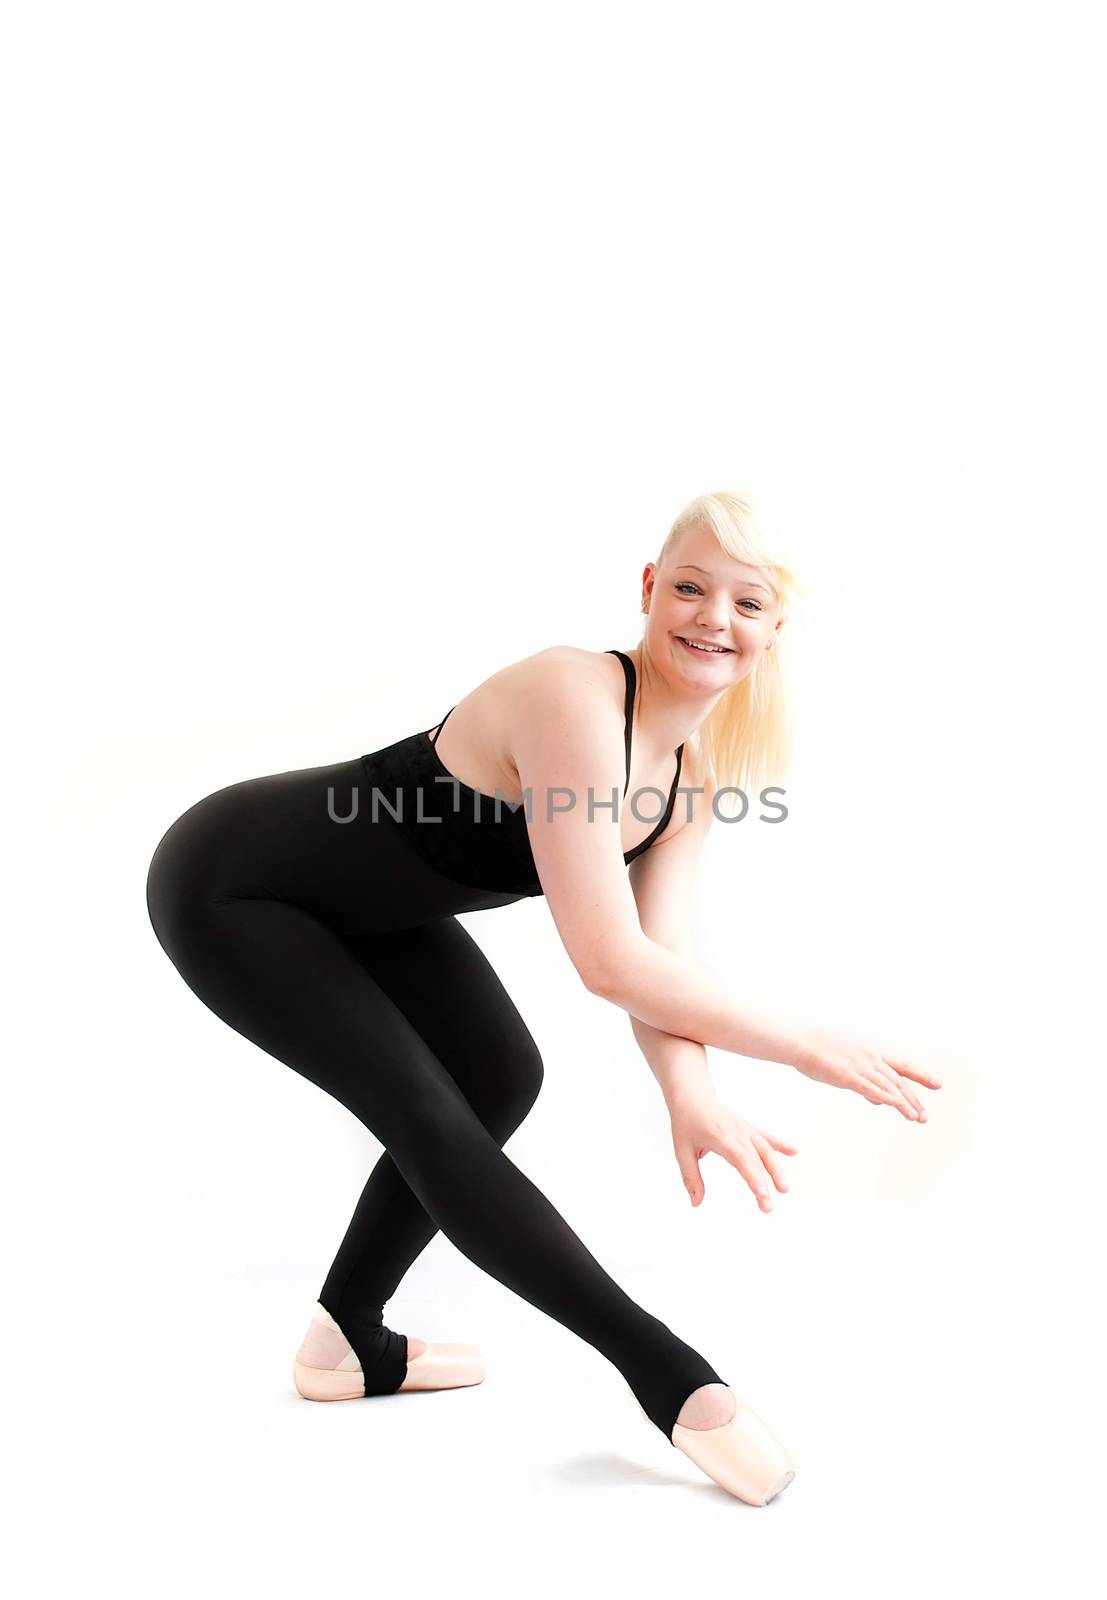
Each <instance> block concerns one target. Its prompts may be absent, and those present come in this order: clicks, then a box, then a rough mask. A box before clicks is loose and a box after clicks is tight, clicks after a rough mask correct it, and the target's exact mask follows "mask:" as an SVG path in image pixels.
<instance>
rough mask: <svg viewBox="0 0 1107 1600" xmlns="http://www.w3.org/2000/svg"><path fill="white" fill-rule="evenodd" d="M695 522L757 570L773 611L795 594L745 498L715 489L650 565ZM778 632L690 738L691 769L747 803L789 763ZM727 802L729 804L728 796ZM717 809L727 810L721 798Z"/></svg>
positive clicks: (785, 564)
mask: <svg viewBox="0 0 1107 1600" xmlns="http://www.w3.org/2000/svg"><path fill="white" fill-rule="evenodd" d="M697 524H701V525H702V526H704V527H706V528H708V529H710V531H711V532H712V533H713V534H714V536H715V538H716V540H717V541H718V544H719V546H720V548H721V549H722V550H723V551H725V553H726V554H727V555H728V556H731V557H733V559H734V560H735V561H742V562H745V563H747V564H748V565H749V566H752V567H757V568H758V569H759V571H760V573H761V576H762V577H763V578H764V580H765V582H766V583H767V584H768V586H769V588H770V589H771V590H772V592H773V595H774V597H775V599H776V601H777V603H778V605H779V607H780V610H781V611H782V612H783V613H784V614H785V615H787V614H788V611H789V608H790V607H791V606H792V605H793V604H794V603H795V601H796V599H797V598H798V597H799V596H800V595H802V594H803V589H802V587H801V585H800V583H799V580H798V578H797V577H796V575H795V573H794V572H793V570H792V567H791V565H790V563H789V561H788V558H787V556H786V555H785V554H784V551H783V550H782V549H781V548H780V546H779V545H778V544H777V543H776V542H775V541H771V540H770V539H769V538H768V537H767V535H766V534H765V532H764V530H763V529H762V528H761V527H760V525H759V523H758V521H757V518H756V517H755V515H754V511H753V507H752V505H751V503H750V501H749V499H748V497H747V496H746V495H742V494H733V493H730V492H727V491H721V492H719V493H717V494H702V495H698V496H697V497H696V499H695V500H691V501H689V503H688V504H687V505H686V506H685V507H684V510H683V511H682V512H681V513H680V515H679V516H678V517H677V519H676V521H675V522H674V523H673V525H672V527H671V528H670V529H669V532H668V534H667V535H666V538H665V543H664V544H663V545H662V546H661V552H660V554H659V555H658V557H657V561H656V563H655V565H656V566H657V567H658V568H660V567H662V566H664V564H665V562H666V559H667V558H668V556H669V555H670V554H671V553H672V550H673V547H674V545H675V544H676V543H677V541H678V540H679V539H680V536H681V535H682V534H683V533H684V532H685V530H686V529H688V528H691V527H694V526H696V525H697ZM787 633H788V629H787V627H784V628H782V629H781V630H780V632H779V633H777V634H776V635H775V636H774V638H773V648H772V649H771V650H762V652H761V654H760V657H759V659H758V663H757V666H756V667H755V668H754V670H753V671H752V672H751V673H749V674H748V675H747V676H746V677H745V678H743V679H742V681H741V682H740V683H736V684H734V685H732V687H731V688H729V689H728V690H727V692H726V693H725V694H724V695H723V696H722V697H721V698H720V699H719V700H718V701H717V702H716V704H715V705H714V707H713V708H712V710H711V712H710V714H709V715H708V716H707V717H706V718H705V719H704V721H703V722H702V723H701V724H700V726H699V728H698V729H697V730H696V732H695V734H693V736H692V738H693V744H694V748H695V750H696V753H697V756H698V763H699V770H700V772H701V774H702V773H704V772H706V773H707V774H709V776H710V780H711V782H712V783H713V784H714V785H715V787H717V788H724V787H729V786H733V787H734V788H738V789H742V790H743V791H744V792H745V794H746V796H747V798H748V799H749V800H750V802H751V806H752V803H753V801H754V800H755V799H756V796H757V794H758V793H759V792H760V790H761V788H762V787H763V786H764V785H766V784H776V783H780V782H781V781H782V780H783V778H784V777H785V776H786V775H787V773H788V770H789V767H790V765H791V760H792V745H793V729H792V721H791V714H790V705H789V701H788V695H787V684H788V660H787V657H788V650H787V646H786V645H784V643H783V641H784V640H785V638H786V637H787ZM732 799H734V803H735V805H737V803H738V802H737V799H736V797H732ZM719 806H720V809H722V810H726V809H729V807H728V806H727V805H726V804H725V802H724V801H723V800H720V802H719Z"/></svg>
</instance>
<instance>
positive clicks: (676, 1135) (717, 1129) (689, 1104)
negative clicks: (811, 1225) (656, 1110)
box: [669, 1095, 798, 1211]
mask: <svg viewBox="0 0 1107 1600" xmlns="http://www.w3.org/2000/svg"><path fill="white" fill-rule="evenodd" d="M669 1114H670V1117H671V1119H672V1129H673V1149H674V1151H675V1152H676V1158H677V1164H678V1166H679V1167H680V1175H681V1177H682V1178H683V1179H684V1187H685V1188H686V1189H687V1191H688V1194H689V1196H690V1197H691V1201H692V1204H693V1205H694V1206H698V1205H699V1204H700V1202H701V1200H702V1199H703V1197H704V1193H705V1190H704V1183H703V1178H702V1176H701V1175H700V1166H699V1164H700V1162H701V1161H702V1160H703V1158H704V1156H705V1155H707V1154H708V1153H709V1152H711V1151H714V1152H715V1154H716V1155H720V1156H722V1157H724V1159H725V1160H727V1161H729V1162H730V1164H731V1166H732V1167H734V1168H735V1169H736V1170H737V1171H738V1172H740V1173H741V1174H742V1177H743V1178H745V1180H746V1182H747V1183H748V1184H749V1186H750V1189H751V1190H752V1191H753V1194H754V1196H755V1198H756V1200H757V1203H758V1205H759V1206H760V1207H761V1210H762V1211H771V1210H772V1209H773V1202H772V1188H771V1185H773V1184H775V1185H776V1187H777V1189H779V1190H780V1192H781V1194H784V1193H786V1191H787V1189H788V1183H787V1180H786V1178H785V1177H784V1164H783V1162H782V1161H781V1155H786V1156H794V1155H797V1154H798V1151H797V1149H796V1147H795V1145H793V1144H788V1143H786V1142H785V1141H784V1140H783V1139H776V1138H774V1137H773V1135H772V1134H771V1133H766V1132H765V1130H764V1129H763V1128H755V1127H754V1126H753V1124H752V1123H750V1122H747V1121H746V1119H745V1117H740V1116H739V1115H738V1113H737V1112H736V1111H732V1110H731V1109H730V1107H729V1106H724V1105H723V1103H722V1101H721V1100H717V1099H716V1098H715V1097H714V1095H697V1096H694V1097H692V1098H691V1099H686V1100H678V1101H676V1102H675V1103H671V1104H670V1106H669Z"/></svg>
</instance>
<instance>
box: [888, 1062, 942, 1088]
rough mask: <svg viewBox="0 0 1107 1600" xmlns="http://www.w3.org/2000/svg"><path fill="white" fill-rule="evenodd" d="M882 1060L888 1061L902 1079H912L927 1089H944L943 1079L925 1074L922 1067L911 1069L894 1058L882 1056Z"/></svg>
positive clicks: (928, 1073) (905, 1063)
mask: <svg viewBox="0 0 1107 1600" xmlns="http://www.w3.org/2000/svg"><path fill="white" fill-rule="evenodd" d="M881 1060H882V1061H886V1062H887V1063H888V1065H889V1066H890V1067H892V1068H893V1069H894V1070H895V1071H896V1072H898V1073H899V1074H900V1075H901V1076H902V1077H904V1078H911V1079H912V1080H913V1081H914V1082H915V1083H921V1084H922V1085H923V1087H924V1088H926V1089H940V1088H941V1087H942V1080H941V1078H936V1077H934V1075H933V1073H930V1072H924V1071H923V1070H922V1068H921V1067H910V1066H908V1064H907V1062H906V1061H897V1060H896V1058H895V1057H894V1056H882V1057H881Z"/></svg>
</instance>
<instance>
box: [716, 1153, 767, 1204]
mask: <svg viewBox="0 0 1107 1600" xmlns="http://www.w3.org/2000/svg"><path fill="white" fill-rule="evenodd" d="M719 1154H720V1155H722V1156H724V1157H725V1159H726V1160H727V1161H729V1162H730V1164H731V1166H732V1167H734V1168H736V1169H737V1171H739V1172H740V1173H741V1174H742V1176H743V1178H745V1180H746V1182H747V1183H748V1184H749V1186H750V1188H751V1189H752V1190H753V1195H754V1198H755V1199H756V1201H757V1203H758V1205H759V1206H760V1207H761V1209H762V1211H771V1210H772V1209H773V1199H772V1193H771V1190H770V1187H769V1174H768V1173H767V1172H766V1171H765V1168H764V1165H763V1164H762V1161H761V1156H760V1153H759V1152H758V1151H757V1150H756V1149H755V1148H754V1147H753V1145H736V1144H735V1145H723V1146H722V1147H721V1148H720V1150H719Z"/></svg>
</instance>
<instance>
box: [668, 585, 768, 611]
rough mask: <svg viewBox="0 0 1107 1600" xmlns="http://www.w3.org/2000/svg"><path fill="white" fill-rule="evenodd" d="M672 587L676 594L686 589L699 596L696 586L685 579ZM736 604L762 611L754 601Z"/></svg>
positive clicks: (742, 601)
mask: <svg viewBox="0 0 1107 1600" xmlns="http://www.w3.org/2000/svg"><path fill="white" fill-rule="evenodd" d="M674 587H675V589H676V590H677V592H678V594H679V593H681V592H682V591H685V590H688V589H690V590H691V591H692V593H693V594H699V593H700V590H699V588H698V586H697V585H696V584H694V583H689V581H688V579H687V578H684V579H682V580H681V581H680V582H679V583H677V584H675V585H674ZM738 604H739V605H740V606H752V607H753V609H754V610H755V611H762V610H764V607H763V606H761V605H759V603H758V602H757V601H756V600H739V602H738Z"/></svg>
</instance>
